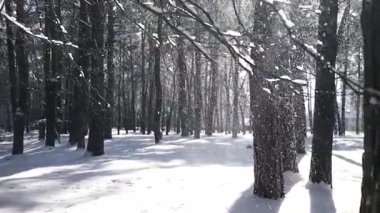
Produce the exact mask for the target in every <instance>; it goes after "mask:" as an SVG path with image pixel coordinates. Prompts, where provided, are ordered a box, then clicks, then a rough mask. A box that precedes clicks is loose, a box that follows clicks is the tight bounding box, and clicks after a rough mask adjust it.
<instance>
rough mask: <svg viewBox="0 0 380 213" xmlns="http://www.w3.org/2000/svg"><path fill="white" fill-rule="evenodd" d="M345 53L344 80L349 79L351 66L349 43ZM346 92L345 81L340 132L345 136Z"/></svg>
mask: <svg viewBox="0 0 380 213" xmlns="http://www.w3.org/2000/svg"><path fill="white" fill-rule="evenodd" d="M347 40H348V39H347ZM344 46H345V53H344V72H343V78H347V72H348V66H349V61H348V48H349V47H348V41H346V43H345V45H344ZM346 91H347V85H346V83H345V81H342V97H341V98H342V99H341V104H342V106H341V107H342V108H341V113H342V115H341V121H342V123H341V128H340V131H339V135H340V136H342V135H345V133H346Z"/></svg>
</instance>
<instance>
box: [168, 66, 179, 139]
mask: <svg viewBox="0 0 380 213" xmlns="http://www.w3.org/2000/svg"><path fill="white" fill-rule="evenodd" d="M176 78H177V77H176V72H175V71H174V74H173V92H172V99H171V102H170V110H169V115H168V116H167V117H166V135H169V132H170V127H171V122H172V117H173V110H174V107H175V105H174V98H175V95H176Z"/></svg>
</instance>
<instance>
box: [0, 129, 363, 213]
mask: <svg viewBox="0 0 380 213" xmlns="http://www.w3.org/2000/svg"><path fill="white" fill-rule="evenodd" d="M64 140H65V139H64ZM66 140H67V139H66ZM251 141H252V139H251V136H249V135H247V136H240V138H239V139H236V140H232V139H231V138H230V136H224V135H217V136H214V137H211V138H206V137H202V139H200V140H193V139H192V138H180V137H178V136H176V135H170V136H169V137H165V138H164V140H163V144H161V145H153V140H152V136H143V135H137V134H136V135H135V134H129V135H127V136H126V135H123V136H115V137H114V139H113V140H112V141H106V155H105V156H102V157H97V158H93V157H86V156H84V155H83V151H76V150H75V149H74V148H67V147H66V146H64V145H60V146H58V147H57V148H55V149H46V148H45V147H43V144H42V143H40V142H38V141H36V140H34V139H33V138H29V140H28V142H27V144H26V150H27V151H26V154H25V155H23V156H16V157H14V156H9V155H8V153H9V152H10V143H9V142H6V141H3V142H0V212H1V213H7V212H81V213H83V212H86V211H88V212H90V211H91V212H92V213H94V212H112V213H113V212H128V213H135V212H136V213H137V212H162V213H170V212H189V213H190V212H191V213H202V212H207V213H219V212H232V213H248V212H250V213H251V212H255V213H256V212H257V213H267V212H268V213H269V212H273V213H277V212H292V213H294V212H300V213H304V212H305V213H306V212H312V213H330V212H342V213H345V212H347V213H348V212H358V208H359V202H360V184H361V165H360V164H361V154H362V149H361V143H362V142H361V141H362V138H361V137H356V136H353V135H351V136H349V137H347V138H342V139H337V142H336V143H335V145H334V149H335V150H334V156H333V170H334V174H333V176H334V178H333V181H334V183H333V184H334V190H330V189H328V188H325V187H324V186H318V185H317V186H309V185H308V184H307V180H308V172H309V164H310V155H309V154H307V155H305V156H303V157H302V158H301V159H300V164H299V165H300V171H301V173H300V174H286V176H285V178H286V191H287V195H286V198H285V199H282V200H278V201H270V200H265V199H260V198H257V197H255V196H253V195H252V183H253V166H252V154H251V153H252V150H251V149H247V148H246V146H247V145H248V144H250V143H251Z"/></svg>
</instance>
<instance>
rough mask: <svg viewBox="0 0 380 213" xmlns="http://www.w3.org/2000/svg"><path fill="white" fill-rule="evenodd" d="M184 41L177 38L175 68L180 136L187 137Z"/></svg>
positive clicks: (181, 38)
mask: <svg viewBox="0 0 380 213" xmlns="http://www.w3.org/2000/svg"><path fill="white" fill-rule="evenodd" d="M184 46H185V41H184V38H183V36H180V37H179V38H178V58H177V68H178V71H179V72H178V86H179V94H178V113H179V119H180V120H181V135H182V137H187V136H189V129H188V114H187V110H186V107H187V93H186V75H187V68H186V58H185V50H184V48H185V47H184Z"/></svg>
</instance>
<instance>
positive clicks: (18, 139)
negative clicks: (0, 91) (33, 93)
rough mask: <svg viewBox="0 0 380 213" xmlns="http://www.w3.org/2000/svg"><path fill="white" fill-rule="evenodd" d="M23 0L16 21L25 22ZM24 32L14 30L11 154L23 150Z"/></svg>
mask: <svg viewBox="0 0 380 213" xmlns="http://www.w3.org/2000/svg"><path fill="white" fill-rule="evenodd" d="M24 10H25V1H24V0H19V1H17V5H16V14H17V21H18V22H20V23H25V11H24ZM25 40H26V38H25V34H24V32H23V30H22V29H21V28H17V32H16V43H15V51H16V64H17V67H18V75H19V87H18V90H19V92H18V93H19V94H18V103H17V107H16V112H15V116H14V136H13V149H12V154H13V155H17V154H22V153H23V152H24V129H25V115H26V111H27V101H28V97H29V93H28V79H29V67H28V66H29V65H28V55H27V53H26V48H25V46H26V42H25Z"/></svg>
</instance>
